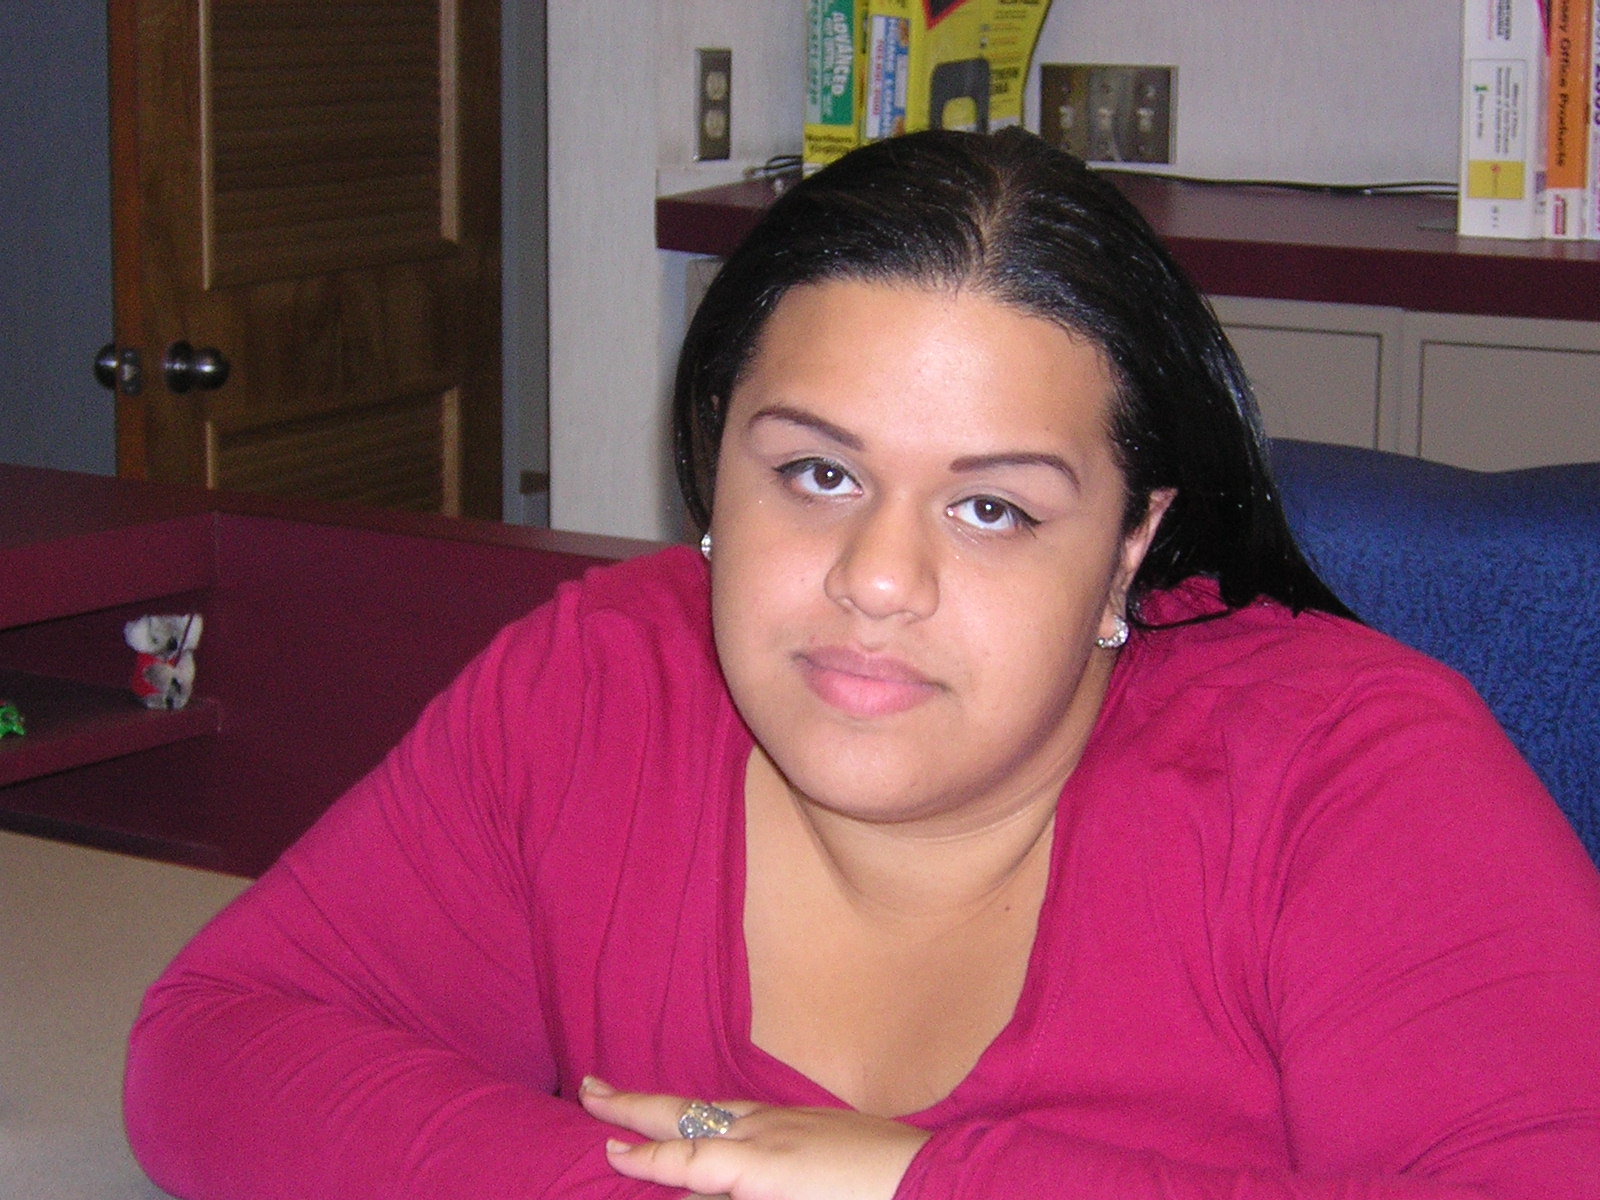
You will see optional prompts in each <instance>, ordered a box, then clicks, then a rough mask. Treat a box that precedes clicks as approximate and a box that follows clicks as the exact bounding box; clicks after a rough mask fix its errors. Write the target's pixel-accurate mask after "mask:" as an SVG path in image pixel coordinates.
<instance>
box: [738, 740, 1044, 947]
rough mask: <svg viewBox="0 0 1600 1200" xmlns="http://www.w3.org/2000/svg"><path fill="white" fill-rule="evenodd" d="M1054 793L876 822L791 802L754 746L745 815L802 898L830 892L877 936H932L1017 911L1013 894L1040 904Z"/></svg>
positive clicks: (794, 795) (800, 799) (793, 797)
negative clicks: (1004, 910) (879, 932)
mask: <svg viewBox="0 0 1600 1200" xmlns="http://www.w3.org/2000/svg"><path fill="white" fill-rule="evenodd" d="M1060 786H1061V784H1060V781H1059V780H1048V781H1043V782H1041V783H1040V784H1039V785H1038V786H1036V787H1034V788H1032V789H1031V790H1029V791H1026V792H1023V793H1021V794H1018V795H1016V796H1013V797H1007V798H1006V799H1005V800H1004V801H1002V802H996V803H994V804H991V805H988V806H982V807H979V806H974V808H973V809H971V810H967V811H964V812H963V813H962V814H961V815H960V816H947V815H933V816H929V817H925V818H920V819H910V820H897V821H883V822H879V821H872V820H868V819H863V818H861V817H859V816H855V815H853V814H849V813H843V812H840V811H837V810H835V809H832V808H830V807H828V806H826V805H824V804H819V803H817V802H816V801H815V800H813V799H811V798H809V797H807V796H804V795H802V794H800V793H799V792H798V791H797V790H796V789H794V788H793V787H791V786H790V784H789V782H788V780H787V779H785V778H784V776H783V775H782V773H781V772H780V771H779V770H778V769H777V767H776V766H774V765H773V763H772V762H771V760H770V759H768V758H767V756H766V755H765V753H763V751H762V750H761V748H760V747H759V746H757V747H756V748H755V749H754V750H753V751H752V752H751V757H750V763H749V765H748V766H747V768H746V778H745V807H746V814H747V821H748V822H749V823H750V825H751V826H752V828H755V829H758V830H760V834H759V838H758V840H759V841H761V842H765V843H766V844H768V845H769V846H772V847H774V848H776V847H780V846H782V847H785V849H784V850H783V851H782V852H781V853H780V854H779V855H777V856H776V860H777V862H781V863H784V864H786V866H785V868H784V869H785V870H786V871H795V872H805V873H806V874H807V875H810V878H808V879H803V880H802V879H798V878H797V879H796V880H795V881H794V882H795V883H796V885H797V886H799V885H802V884H803V887H801V890H802V892H804V893H809V894H811V895H815V894H816V893H817V892H818V890H819V889H825V890H828V891H832V892H833V893H834V894H835V895H836V897H837V898H838V899H839V900H841V901H843V902H844V903H845V904H846V905H847V906H848V908H849V909H850V910H851V911H853V912H854V913H855V914H856V915H857V916H858V917H859V918H860V919H861V920H863V921H865V922H867V923H868V924H871V925H876V926H878V927H880V928H882V929H883V930H884V932H891V931H893V932H896V933H897V934H898V935H900V936H905V935H906V934H907V933H910V932H912V931H915V930H921V931H922V933H923V935H924V936H937V934H938V932H939V931H941V930H950V929H956V928H959V927H960V926H962V925H963V924H965V923H966V922H968V921H970V920H973V919H976V918H978V917H980V916H981V915H982V914H984V913H986V912H990V911H993V910H994V909H995V907H996V906H1005V907H1009V906H1011V905H1012V904H1014V903H1017V902H1018V900H1019V899H1020V898H1021V897H1019V896H1018V895H1017V893H1018V892H1019V891H1020V892H1021V893H1022V895H1023V896H1033V897H1036V899H1035V900H1034V903H1035V904H1037V902H1038V900H1039V899H1042V894H1043V889H1042V883H1043V881H1044V880H1045V879H1046V878H1047V877H1048V874H1049V870H1048V863H1049V857H1050V845H1051V840H1052V832H1053V830H1054V825H1055V811H1056V802H1057V798H1058V795H1059V792H1060ZM752 849H754V847H752ZM807 851H809V853H808V852H807ZM829 885H831V886H829ZM1026 902H1027V901H1026V900H1024V901H1023V903H1026Z"/></svg>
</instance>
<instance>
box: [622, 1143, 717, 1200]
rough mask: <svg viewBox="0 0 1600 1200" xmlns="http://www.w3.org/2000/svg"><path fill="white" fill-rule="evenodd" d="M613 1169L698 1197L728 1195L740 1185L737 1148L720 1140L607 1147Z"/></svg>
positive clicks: (630, 1176)
mask: <svg viewBox="0 0 1600 1200" xmlns="http://www.w3.org/2000/svg"><path fill="white" fill-rule="evenodd" d="M606 1157H607V1159H609V1160H610V1162H611V1166H612V1169H614V1170H615V1171H616V1172H617V1173H618V1174H619V1175H626V1176H628V1177H629V1178H630V1179H643V1180H648V1181H649V1182H651V1183H659V1184H662V1185H664V1186H666V1187H679V1188H687V1189H689V1190H691V1191H693V1192H694V1193H695V1194H697V1195H727V1194H728V1193H730V1192H732V1191H733V1190H734V1188H735V1186H736V1185H737V1183H738V1179H739V1171H738V1165H737V1157H738V1148H737V1147H736V1145H734V1144H732V1143H726V1142H723V1141H722V1139H721V1138H694V1139H689V1138H677V1137H674V1138H670V1139H668V1140H666V1141H652V1142H641V1143H638V1144H632V1143H629V1142H624V1141H622V1140H621V1139H618V1138H613V1139H612V1140H611V1141H609V1142H607V1143H606Z"/></svg>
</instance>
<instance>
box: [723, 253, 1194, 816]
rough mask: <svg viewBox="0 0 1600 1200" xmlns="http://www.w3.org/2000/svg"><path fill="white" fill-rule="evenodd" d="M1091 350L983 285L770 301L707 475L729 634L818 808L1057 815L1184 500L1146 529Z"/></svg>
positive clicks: (731, 648) (865, 812)
mask: <svg viewBox="0 0 1600 1200" xmlns="http://www.w3.org/2000/svg"><path fill="white" fill-rule="evenodd" d="M1112 390H1113V385H1112V380H1111V376H1110V374H1109V372H1108V370H1107V367H1106V364H1105V362H1104V361H1103V358H1102V356H1101V354H1100V352H1099V351H1098V350H1097V349H1096V348H1095V347H1094V346H1093V345H1091V344H1090V343H1088V342H1086V341H1083V340H1080V339H1078V338H1075V337H1073V336H1071V335H1069V334H1068V333H1066V332H1065V331H1064V330H1063V329H1062V328H1061V327H1060V326H1058V325H1055V324H1053V323H1051V322H1048V321H1045V320H1043V319H1041V318H1038V317H1034V316H1030V315H1026V314H1025V313H1023V312H1021V311H1020V310H1018V309H1015V308H1011V307H1008V306H1005V305H1003V304H1000V303H998V302H996V301H994V300H992V299H989V298H987V297H985V296H983V295H981V294H979V293H976V292H973V291H968V290H954V289H951V290H925V289H922V288H920V287H917V286H915V285H910V284H906V285H895V286H891V285H886V284H881V283H867V282H859V281H832V282H827V283H822V284H814V285H807V286H804V287H800V288H795V289H793V290H791V291H790V292H789V293H787V294H786V295H785V297H784V298H783V300H782V301H780V302H779V304H778V306H777V308H776V309H775V310H774V312H773V314H772V316H771V317H770V319H769V320H768V322H767V325H766V328H765V330H764V331H763V333H762V337H761V341H760V344H759V346H758V347H757V351H756V354H755V356H754V359H753V361H752V362H751V364H750V366H749V369H748V370H747V371H746V374H745V376H744V378H743V380H742V381H741V382H740V384H739V385H738V387H737V388H736V389H735V390H734V393H733V395H732V397H731V399H730V402H729V405H728V412H727V419H726V423H725V426H724V431H723V437H722V444H721V455H720V458H719V461H718V469H717V489H716V505H715V517H714V520H713V529H712V532H713V541H714V549H713V554H712V580H713V586H712V599H713V611H714V620H715V627H716V642H717V649H718V653H719V655H720V657H721V662H722V668H723V671H724V673H725V675H726V677H727V681H728V685H729V687H730V689H731V690H732V694H733V697H734V700H735V702H736V703H737V704H738V707H739V710H740V712H741V713H742V714H743V716H744V718H745V720H746V722H747V723H748V724H749V726H750V729H751V731H752V732H753V733H754V734H755V737H756V740H757V741H758V743H759V744H760V746H761V748H762V749H763V750H764V751H765V752H766V754H767V756H768V757H769V758H770V759H771V760H772V762H773V763H774V764H775V765H776V766H777V767H778V769H779V770H780V771H781V772H782V773H783V775H784V777H785V778H786V779H787V781H788V783H789V785H790V786H791V788H793V789H795V790H796V791H797V792H798V793H799V794H800V795H802V796H803V797H805V798H807V799H808V800H810V801H812V802H815V803H817V804H820V805H822V806H824V807H826V808H829V809H832V810H836V811H839V812H842V813H849V814H854V815H857V816H860V817H863V818H866V819H869V820H877V821H904V820H922V819H928V818H933V819H936V820H938V821H941V822H943V823H944V824H945V825H947V826H950V827H952V828H956V829H959V828H960V827H962V826H964V825H968V824H981V823H983V822H986V821H991V820H997V819H1004V818H1005V817H1006V816H1008V815H1009V814H1012V813H1015V812H1019V811H1021V810H1022V809H1023V808H1024V807H1026V806H1027V805H1028V804H1029V803H1030V802H1034V801H1039V800H1048V801H1050V802H1053V801H1054V798H1055V794H1056V792H1057V791H1058V790H1059V788H1060V786H1061V783H1062V782H1063V780H1064V779H1065V778H1066V776H1067V774H1068V773H1069V772H1070V771H1071V769H1072V767H1073V765H1074V764H1075V763H1076V761H1077V758H1078V755H1079V753H1080V752H1081V750H1082V748H1083V744H1084V742H1085V741H1086V739H1087V738H1088V735H1089V731H1090V729H1091V727H1092V725H1093V723H1094V719H1095V715H1096V713H1097V712H1098V711H1099V706H1100V702H1101V699H1102V697H1103V695H1104V692H1105V687H1106V683H1107V681H1108V679H1109V677H1110V670H1111V666H1112V662H1113V658H1114V655H1113V654H1112V653H1111V652H1108V651H1105V650H1100V649H1097V648H1096V647H1095V645H1094V641H1095V638H1096V637H1098V636H1104V635H1108V634H1110V633H1111V632H1112V630H1113V616H1114V614H1117V613H1120V612H1122V611H1123V597H1124V595H1125V591H1126V588H1127V586H1128V583H1129V581H1130V580H1131V579H1132V577H1133V573H1134V571H1135V569H1136V568H1137V566H1138V563H1139V560H1140V558H1141V557H1142V556H1143V554H1144V551H1145V549H1146V547H1147V546H1148V545H1149V541H1150V537H1151V534H1152V533H1153V531H1154V528H1155V525H1156V522H1157V521H1158V520H1159V517H1160V513H1161V512H1162V511H1164V509H1165V505H1166V502H1167V500H1168V499H1170V497H1169V496H1166V495H1163V496H1161V497H1159V498H1158V501H1157V502H1156V503H1154V504H1153V505H1152V512H1151V515H1150V516H1149V517H1148V518H1147V519H1146V521H1145V522H1143V523H1142V524H1141V525H1140V527H1139V528H1138V529H1136V530H1134V531H1133V532H1132V533H1131V534H1129V535H1127V536H1124V533H1123V529H1122V520H1123V511H1124V488H1123V481H1122V477H1121V474H1120V472H1119V470H1118V468H1117V466H1116V462H1115V458H1114V455H1113V450H1112V445H1111V441H1110V438H1109V435H1108V429H1109V406H1110V403H1111V398H1112Z"/></svg>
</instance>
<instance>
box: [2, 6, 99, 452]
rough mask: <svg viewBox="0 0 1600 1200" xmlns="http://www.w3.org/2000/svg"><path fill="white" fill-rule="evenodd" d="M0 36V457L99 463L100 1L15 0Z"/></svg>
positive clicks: (8, 8) (7, 10)
mask: <svg viewBox="0 0 1600 1200" xmlns="http://www.w3.org/2000/svg"><path fill="white" fill-rule="evenodd" d="M5 16H6V33H5V36H4V37H0V140H3V147H4V149H3V151H0V153H3V155H4V160H3V161H4V163H5V168H4V170H3V171H0V461H4V462H19V463H28V464H31V465H35V466H46V467H61V468H65V469H69V470H77V471H94V472H99V473H101V474H109V473H110V472H112V471H113V470H114V469H115V467H116V432H115V429H116V425H115V414H114V411H113V408H114V405H113V400H112V396H111V393H110V392H107V391H105V390H103V389H102V388H100V387H99V386H98V385H97V384H96V383H95V382H94V377H93V375H92V374H91V373H90V366H91V363H92V361H93V359H94V354H95V351H96V350H98V349H99V348H100V346H101V345H102V344H103V343H105V342H106V341H107V340H109V339H110V337H111V161H110V147H109V144H108V136H109V135H108V123H107V122H108V103H107V96H106V6H105V0H20V3H13V4H8V5H6V13H5Z"/></svg>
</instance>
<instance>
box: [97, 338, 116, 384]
mask: <svg viewBox="0 0 1600 1200" xmlns="http://www.w3.org/2000/svg"><path fill="white" fill-rule="evenodd" d="M117 362H118V358H117V346H116V343H115V342H107V343H106V344H105V345H104V346H101V347H100V353H99V354H96V355H95V356H94V377H95V379H97V380H98V381H99V383H100V386H101V387H103V388H115V387H116V386H117Z"/></svg>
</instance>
